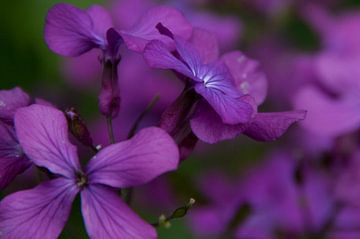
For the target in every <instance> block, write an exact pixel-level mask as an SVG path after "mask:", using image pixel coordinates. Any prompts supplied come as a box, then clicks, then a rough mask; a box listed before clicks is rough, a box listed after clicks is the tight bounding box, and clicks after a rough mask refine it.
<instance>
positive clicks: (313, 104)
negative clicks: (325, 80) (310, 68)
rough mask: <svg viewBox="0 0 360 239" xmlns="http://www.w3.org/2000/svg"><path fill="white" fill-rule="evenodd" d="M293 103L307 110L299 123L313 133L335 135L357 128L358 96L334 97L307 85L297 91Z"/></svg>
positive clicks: (359, 103) (358, 119) (358, 121)
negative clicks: (303, 118)
mask: <svg viewBox="0 0 360 239" xmlns="http://www.w3.org/2000/svg"><path fill="white" fill-rule="evenodd" d="M295 105H296V107H297V108H298V109H301V108H303V109H306V110H307V112H308V113H307V117H306V120H304V121H303V122H302V123H301V124H302V126H304V127H305V128H306V129H308V130H310V131H312V132H313V133H316V134H319V135H324V136H328V137H336V136H339V135H340V134H344V133H347V132H351V131H353V130H355V129H358V128H359V123H360V114H359V113H358V112H359V107H360V101H359V99H358V97H351V98H339V99H334V98H331V97H330V96H328V95H326V94H324V93H322V92H321V91H320V90H319V89H317V88H314V87H310V86H309V87H305V88H303V89H302V90H301V91H300V92H298V94H297V95H296V97H295Z"/></svg>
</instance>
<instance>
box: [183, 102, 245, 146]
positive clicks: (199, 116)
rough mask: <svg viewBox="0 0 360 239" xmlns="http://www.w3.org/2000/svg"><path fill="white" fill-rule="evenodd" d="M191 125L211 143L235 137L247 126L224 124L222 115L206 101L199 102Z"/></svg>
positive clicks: (203, 139)
mask: <svg viewBox="0 0 360 239" xmlns="http://www.w3.org/2000/svg"><path fill="white" fill-rule="evenodd" d="M190 125H191V129H192V131H193V132H194V134H195V135H196V136H197V137H198V138H199V139H201V140H202V141H204V142H206V143H210V144H213V143H217V142H219V141H222V140H227V139H233V138H235V137H236V136H238V135H239V134H241V133H242V132H243V131H244V130H245V128H246V125H244V124H236V125H229V124H224V123H223V121H222V119H221V118H220V116H219V115H218V114H217V113H216V112H215V111H214V110H213V109H212V108H211V107H210V106H209V105H208V104H207V103H205V102H201V103H199V105H198V107H197V109H196V112H195V114H194V116H193V117H192V119H191V120H190Z"/></svg>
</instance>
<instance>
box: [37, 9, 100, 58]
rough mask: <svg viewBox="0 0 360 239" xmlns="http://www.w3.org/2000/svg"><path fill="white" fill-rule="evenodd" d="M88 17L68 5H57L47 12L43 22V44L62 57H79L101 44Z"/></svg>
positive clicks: (81, 11)
mask: <svg viewBox="0 0 360 239" xmlns="http://www.w3.org/2000/svg"><path fill="white" fill-rule="evenodd" d="M93 27H94V24H93V21H92V19H91V17H90V15H89V14H88V13H87V12H86V11H83V10H81V9H79V8H77V7H74V6H72V5H70V4H66V3H59V4H56V5H54V6H53V7H52V8H51V9H50V10H49V12H48V14H47V16H46V20H45V29H44V33H45V42H46V44H47V45H48V47H49V48H50V49H51V50H52V51H54V52H56V53H58V54H60V55H64V56H79V55H81V54H83V53H85V52H87V51H89V50H91V49H92V48H94V47H97V46H98V45H102V44H103V42H102V41H101V39H100V36H96V35H95V34H94V32H93Z"/></svg>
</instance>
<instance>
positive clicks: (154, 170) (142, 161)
mask: <svg viewBox="0 0 360 239" xmlns="http://www.w3.org/2000/svg"><path fill="white" fill-rule="evenodd" d="M178 162H179V150H178V148H177V146H176V144H175V142H174V141H173V139H172V138H171V137H170V136H169V135H168V134H167V133H166V132H165V131H164V130H162V129H160V128H156V127H151V128H146V129H143V130H141V131H140V132H139V133H138V134H136V135H135V136H134V137H133V138H132V139H130V140H127V141H124V142H121V143H117V144H113V145H110V146H108V147H106V148H104V149H102V150H101V151H100V152H99V153H98V154H97V155H96V156H95V157H93V158H92V159H91V161H90V162H89V165H88V170H87V173H88V175H89V181H90V182H91V183H102V184H106V185H109V186H112V187H120V188H124V187H131V186H137V185H141V184H144V183H147V182H149V181H150V180H152V179H154V178H156V177H157V176H159V175H160V174H163V173H165V172H167V171H171V170H174V169H176V168H177V166H178Z"/></svg>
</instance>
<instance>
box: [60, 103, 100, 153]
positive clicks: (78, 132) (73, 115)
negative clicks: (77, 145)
mask: <svg viewBox="0 0 360 239" xmlns="http://www.w3.org/2000/svg"><path fill="white" fill-rule="evenodd" d="M65 116H66V119H67V121H68V124H69V130H70V132H71V134H72V135H74V137H75V138H76V139H77V140H79V142H81V143H82V144H84V145H86V146H90V147H92V143H93V142H92V139H91V136H90V133H89V130H88V129H87V127H86V125H85V122H84V121H83V120H82V118H81V116H80V114H79V113H78V112H77V111H76V110H75V108H73V107H70V108H68V109H66V110H65Z"/></svg>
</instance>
